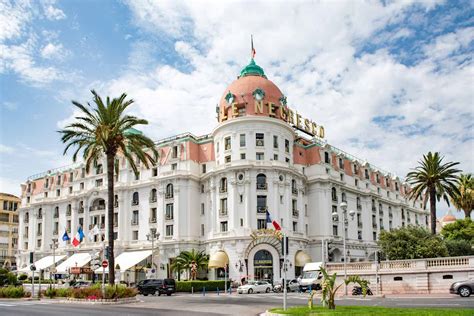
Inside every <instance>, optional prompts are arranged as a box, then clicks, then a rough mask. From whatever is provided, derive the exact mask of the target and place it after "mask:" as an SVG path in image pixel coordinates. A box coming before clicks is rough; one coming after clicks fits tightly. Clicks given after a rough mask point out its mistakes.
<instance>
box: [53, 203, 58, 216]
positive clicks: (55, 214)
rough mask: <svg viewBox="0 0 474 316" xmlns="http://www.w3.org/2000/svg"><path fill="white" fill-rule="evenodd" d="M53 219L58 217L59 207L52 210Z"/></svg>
mask: <svg viewBox="0 0 474 316" xmlns="http://www.w3.org/2000/svg"><path fill="white" fill-rule="evenodd" d="M53 216H54V218H58V217H59V206H56V207H55V208H54V214H53Z"/></svg>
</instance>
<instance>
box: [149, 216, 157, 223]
mask: <svg viewBox="0 0 474 316" xmlns="http://www.w3.org/2000/svg"><path fill="white" fill-rule="evenodd" d="M148 222H149V223H156V217H150V219H149V220H148Z"/></svg>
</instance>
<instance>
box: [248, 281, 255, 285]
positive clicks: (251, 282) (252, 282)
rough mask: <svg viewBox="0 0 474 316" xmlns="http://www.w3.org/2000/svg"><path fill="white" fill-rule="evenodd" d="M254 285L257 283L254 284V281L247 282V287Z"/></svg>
mask: <svg viewBox="0 0 474 316" xmlns="http://www.w3.org/2000/svg"><path fill="white" fill-rule="evenodd" d="M256 284H257V282H255V281H249V283H248V285H256Z"/></svg>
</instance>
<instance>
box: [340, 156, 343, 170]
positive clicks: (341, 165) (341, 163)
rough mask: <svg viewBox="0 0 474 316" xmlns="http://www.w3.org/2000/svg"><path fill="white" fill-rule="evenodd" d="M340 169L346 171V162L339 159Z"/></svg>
mask: <svg viewBox="0 0 474 316" xmlns="http://www.w3.org/2000/svg"><path fill="white" fill-rule="evenodd" d="M339 168H340V169H344V160H342V158H339Z"/></svg>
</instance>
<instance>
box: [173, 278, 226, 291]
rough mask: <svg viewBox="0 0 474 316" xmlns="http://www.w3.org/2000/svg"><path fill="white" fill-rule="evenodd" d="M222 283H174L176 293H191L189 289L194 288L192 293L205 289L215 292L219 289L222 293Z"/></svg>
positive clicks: (220, 281)
mask: <svg viewBox="0 0 474 316" xmlns="http://www.w3.org/2000/svg"><path fill="white" fill-rule="evenodd" d="M224 283H225V282H224V281H222V280H219V281H197V280H196V281H176V292H191V288H194V292H200V291H202V289H203V288H204V287H205V288H206V291H216V290H217V288H219V290H220V291H224ZM230 284H231V283H230V281H227V287H229V286H230Z"/></svg>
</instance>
